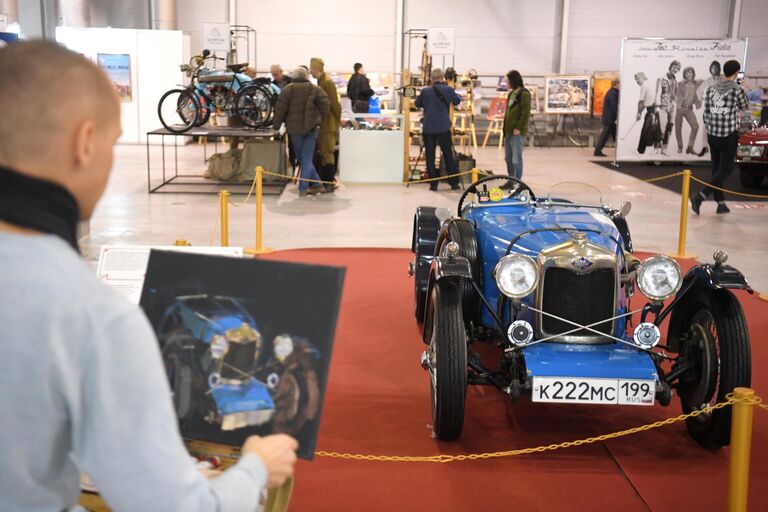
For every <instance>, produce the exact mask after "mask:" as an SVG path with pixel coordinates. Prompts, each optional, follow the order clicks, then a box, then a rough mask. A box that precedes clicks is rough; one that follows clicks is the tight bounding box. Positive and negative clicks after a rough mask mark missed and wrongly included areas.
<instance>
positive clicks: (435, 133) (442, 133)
mask: <svg viewBox="0 0 768 512" xmlns="http://www.w3.org/2000/svg"><path fill="white" fill-rule="evenodd" d="M431 77H432V85H430V86H429V87H425V88H424V89H422V91H421V94H419V97H418V98H416V107H418V108H422V109H424V118H423V121H424V122H423V123H422V127H421V135H422V139H423V140H424V153H425V155H426V160H427V174H428V176H429V177H431V178H435V177H437V176H438V171H437V168H436V167H435V151H436V150H437V146H440V151H441V153H442V155H443V160H445V169H446V172H447V173H448V174H449V175H451V174H456V173H458V172H459V166H458V163H457V162H456V158H455V157H454V155H453V140H452V137H451V108H450V106H451V104H453V105H455V106H458V105H459V104H460V103H461V98H460V97H459V95H458V94H456V91H455V90H454V89H453V87H451V86H449V85H447V84H446V83H445V82H444V81H443V78H444V77H443V71H442V70H441V69H439V68H435V69H433V70H432V75H431ZM448 183H449V184H450V185H451V190H459V188H460V187H459V178H458V176H454V177H453V178H448ZM437 184H438V181H431V182H429V190H433V191H434V190H437Z"/></svg>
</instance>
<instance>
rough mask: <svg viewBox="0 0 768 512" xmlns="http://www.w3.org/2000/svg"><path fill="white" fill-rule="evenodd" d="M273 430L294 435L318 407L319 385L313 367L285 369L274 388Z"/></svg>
mask: <svg viewBox="0 0 768 512" xmlns="http://www.w3.org/2000/svg"><path fill="white" fill-rule="evenodd" d="M274 399H275V419H274V432H275V433H283V434H289V435H296V434H297V433H298V432H299V431H300V430H301V429H302V427H304V425H305V424H306V423H307V422H308V421H311V420H313V419H314V418H315V417H316V415H317V412H318V409H319V407H320V386H319V382H318V378H317V372H316V371H315V370H314V369H308V370H303V371H302V369H301V368H296V369H294V370H286V371H285V372H283V374H282V375H281V376H280V383H279V384H278V385H277V389H275V398H274Z"/></svg>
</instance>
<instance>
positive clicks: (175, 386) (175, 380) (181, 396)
mask: <svg viewBox="0 0 768 512" xmlns="http://www.w3.org/2000/svg"><path fill="white" fill-rule="evenodd" d="M165 366H166V370H167V372H168V379H169V380H170V384H171V389H172V390H173V407H174V409H176V415H177V416H178V417H179V419H181V420H184V419H187V418H188V416H189V415H190V412H191V409H192V407H191V405H192V368H191V367H190V366H189V365H188V364H185V363H183V362H182V360H181V358H180V357H179V356H178V355H177V354H170V355H169V356H168V357H166V359H165Z"/></svg>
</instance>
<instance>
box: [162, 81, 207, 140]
mask: <svg viewBox="0 0 768 512" xmlns="http://www.w3.org/2000/svg"><path fill="white" fill-rule="evenodd" d="M157 115H158V117H159V118H160V122H161V123H163V126H164V127H165V128H166V129H167V130H168V131H170V132H173V133H184V132H186V131H188V130H189V129H191V128H192V127H193V126H196V124H195V123H197V122H198V119H199V118H200V103H199V102H198V100H197V98H196V97H195V95H194V94H193V93H192V92H190V90H189V89H171V90H170V91H168V92H166V93H165V94H163V96H162V98H160V101H159V102H158V104H157Z"/></svg>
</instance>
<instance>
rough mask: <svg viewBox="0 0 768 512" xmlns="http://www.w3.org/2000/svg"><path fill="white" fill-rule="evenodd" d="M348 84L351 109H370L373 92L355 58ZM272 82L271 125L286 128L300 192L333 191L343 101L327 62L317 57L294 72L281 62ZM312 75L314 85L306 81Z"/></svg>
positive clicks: (301, 194) (361, 110)
mask: <svg viewBox="0 0 768 512" xmlns="http://www.w3.org/2000/svg"><path fill="white" fill-rule="evenodd" d="M354 71H355V72H354V74H353V75H352V77H351V78H350V79H349V83H348V84H347V96H348V97H349V99H350V101H351V103H352V111H353V112H356V113H360V112H363V113H364V112H368V100H369V98H371V97H372V96H373V94H374V91H373V89H371V84H370V81H369V80H368V78H367V77H366V75H365V69H364V68H363V65H362V64H361V63H359V62H356V63H355V65H354ZM270 73H271V75H272V83H273V84H275V85H276V86H278V87H279V88H280V90H281V94H280V96H279V97H278V100H277V105H276V107H275V117H274V119H273V126H275V127H277V128H281V127H282V125H283V123H285V127H284V128H281V129H282V130H284V131H285V132H286V133H288V136H289V140H290V146H289V147H290V150H291V158H292V159H293V158H295V159H296V160H297V161H298V164H299V167H300V170H301V172H300V178H301V179H300V181H299V196H300V197H304V196H307V195H314V194H327V193H333V192H334V191H335V190H336V187H337V185H336V181H335V177H336V170H337V165H338V162H337V161H336V154H337V152H336V146H337V144H338V135H339V134H338V132H339V127H340V126H341V103H340V102H339V96H338V94H337V91H336V85H335V84H334V83H333V81H332V80H331V79H330V77H329V76H328V75H327V74H326V73H325V62H324V61H323V59H321V58H318V57H315V58H312V59H311V60H310V65H309V67H306V66H299V67H297V68H296V69H294V70H293V76H288V75H286V74H285V73H283V69H282V67H280V65H277V64H275V65H272V67H271V68H270ZM310 75H311V76H312V77H313V78H314V79H315V80H316V81H317V85H315V84H313V83H311V82H310V80H309V76H310Z"/></svg>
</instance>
